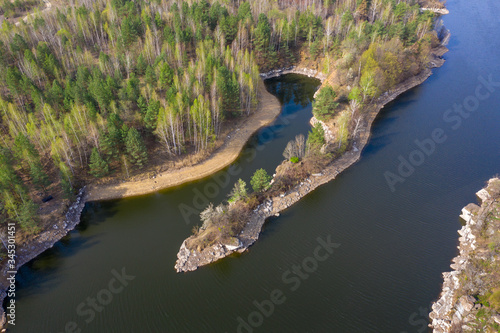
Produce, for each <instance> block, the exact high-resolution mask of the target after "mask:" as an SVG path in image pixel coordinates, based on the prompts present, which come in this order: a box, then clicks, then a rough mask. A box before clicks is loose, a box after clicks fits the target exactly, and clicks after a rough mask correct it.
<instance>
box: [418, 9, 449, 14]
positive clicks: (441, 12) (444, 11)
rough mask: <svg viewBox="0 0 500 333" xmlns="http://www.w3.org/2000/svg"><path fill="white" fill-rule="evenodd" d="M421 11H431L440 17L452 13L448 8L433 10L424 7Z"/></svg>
mask: <svg viewBox="0 0 500 333" xmlns="http://www.w3.org/2000/svg"><path fill="white" fill-rule="evenodd" d="M420 10H421V11H426V10H427V11H430V12H434V13H436V14H439V15H447V14H449V13H450V11H449V10H448V9H446V8H431V7H422V8H420Z"/></svg>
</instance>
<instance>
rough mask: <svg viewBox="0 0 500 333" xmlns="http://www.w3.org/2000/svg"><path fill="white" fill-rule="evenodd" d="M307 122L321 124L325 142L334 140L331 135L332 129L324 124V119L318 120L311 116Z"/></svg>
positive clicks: (313, 124) (314, 124) (312, 124)
mask: <svg viewBox="0 0 500 333" xmlns="http://www.w3.org/2000/svg"><path fill="white" fill-rule="evenodd" d="M309 123H310V124H311V126H313V127H314V126H316V124H318V123H319V124H321V127H323V131H324V132H325V141H326V143H327V144H329V143H331V142H333V141H335V136H334V135H333V132H332V130H331V129H330V127H328V125H327V124H325V122H324V121H322V120H319V119H318V118H316V117H314V116H313V117H312V118H311V120H310V121H309Z"/></svg>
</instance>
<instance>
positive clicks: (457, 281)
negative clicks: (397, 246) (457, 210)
mask: <svg viewBox="0 0 500 333" xmlns="http://www.w3.org/2000/svg"><path fill="white" fill-rule="evenodd" d="M498 185H500V179H498V178H496V177H495V178H491V179H490V180H488V182H487V185H486V187H485V188H483V189H481V190H479V191H478V192H476V197H477V199H478V203H479V205H477V204H475V203H470V204H468V205H467V206H465V207H464V208H462V214H461V215H460V218H461V219H462V220H463V221H464V222H465V224H464V225H463V227H462V228H461V229H460V230H458V234H459V235H460V237H459V239H458V240H459V244H458V246H457V248H458V250H459V251H458V252H459V253H458V254H457V256H456V257H454V258H453V259H452V260H451V261H452V264H450V267H451V268H452V271H451V272H443V285H442V287H441V293H440V295H439V299H437V300H436V301H434V302H433V304H432V311H431V313H430V314H429V318H430V320H431V323H430V324H429V327H430V328H432V330H433V332H434V333H449V332H458V331H456V330H457V329H460V330H462V329H464V328H468V329H470V330H471V331H472V328H471V326H472V327H473V326H474V324H475V320H476V318H477V317H478V311H480V310H483V311H484V309H485V307H484V305H483V304H482V302H481V301H480V300H478V299H476V297H477V296H478V295H481V294H482V292H481V290H480V289H479V290H476V288H477V284H478V283H475V280H476V277H477V276H481V277H482V276H485V275H488V273H487V272H486V271H485V270H486V269H485V267H484V266H479V267H477V268H476V267H475V266H474V264H473V262H475V261H476V260H478V259H479V260H486V259H484V258H487V255H486V254H485V249H484V247H485V245H484V244H483V243H484V238H485V237H486V236H485V235H491V234H492V232H493V233H494V231H495V230H494V229H493V227H495V226H494V225H493V226H489V221H488V217H489V216H490V215H491V214H494V212H495V210H496V205H498ZM493 261H495V259H493ZM475 284H476V285H475ZM471 290H474V291H475V292H474V293H471V292H470V291H471ZM483 295H484V294H483ZM490 321H491V322H492V323H493V322H495V323H497V324H499V325H500V316H499V315H495V316H493V317H492V318H490Z"/></svg>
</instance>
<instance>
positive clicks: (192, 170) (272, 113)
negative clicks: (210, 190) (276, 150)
mask: <svg viewBox="0 0 500 333" xmlns="http://www.w3.org/2000/svg"><path fill="white" fill-rule="evenodd" d="M280 112H281V104H280V103H279V101H278V99H277V98H276V97H275V96H273V95H271V94H270V93H269V92H268V91H267V90H266V88H265V86H264V83H263V82H261V84H260V86H259V106H258V108H257V110H256V111H255V112H254V113H253V114H252V115H251V116H250V117H249V118H248V119H247V120H246V121H244V123H242V124H241V126H240V128H235V129H233V131H232V132H231V133H230V134H229V135H228V137H227V138H226V140H225V142H224V144H223V145H222V146H221V147H220V148H218V149H217V150H216V151H215V152H214V153H213V154H212V155H211V156H210V157H209V158H208V159H206V160H205V161H203V162H201V163H199V164H196V165H193V166H190V167H184V168H182V169H179V170H175V171H173V172H164V173H160V174H157V175H156V176H155V177H154V178H151V179H143V180H138V181H126V182H123V183H121V184H110V185H106V184H104V185H89V186H88V187H87V196H86V198H85V200H86V201H99V200H112V199H119V198H125V197H133V196H139V195H144V194H149V193H153V192H156V191H159V190H163V189H166V188H169V187H174V186H179V185H182V184H184V183H188V182H192V181H195V180H198V179H202V178H205V177H208V176H210V175H211V174H213V173H215V172H217V171H219V170H222V169H224V168H225V167H227V166H229V165H230V164H231V163H233V162H234V161H235V160H236V159H237V158H238V156H239V155H240V152H241V150H242V149H243V147H244V146H245V144H246V143H247V141H248V139H250V137H251V136H252V135H253V134H254V133H255V132H256V131H258V130H259V129H260V128H262V127H264V126H267V125H269V124H270V123H271V122H273V120H274V119H276V117H277V116H278V115H279V114H280Z"/></svg>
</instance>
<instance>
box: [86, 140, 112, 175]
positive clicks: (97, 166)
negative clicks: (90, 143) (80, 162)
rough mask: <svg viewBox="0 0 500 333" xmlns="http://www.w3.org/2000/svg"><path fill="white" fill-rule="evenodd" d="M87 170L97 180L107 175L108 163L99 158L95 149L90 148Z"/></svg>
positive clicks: (99, 155)
mask: <svg viewBox="0 0 500 333" xmlns="http://www.w3.org/2000/svg"><path fill="white" fill-rule="evenodd" d="M89 168H90V173H91V174H92V175H93V176H94V177H97V178H101V177H104V176H106V175H107V174H108V173H109V166H108V163H107V162H106V161H105V160H104V159H103V158H102V157H101V154H99V151H98V150H97V148H96V147H94V148H92V154H91V155H90V164H89Z"/></svg>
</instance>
